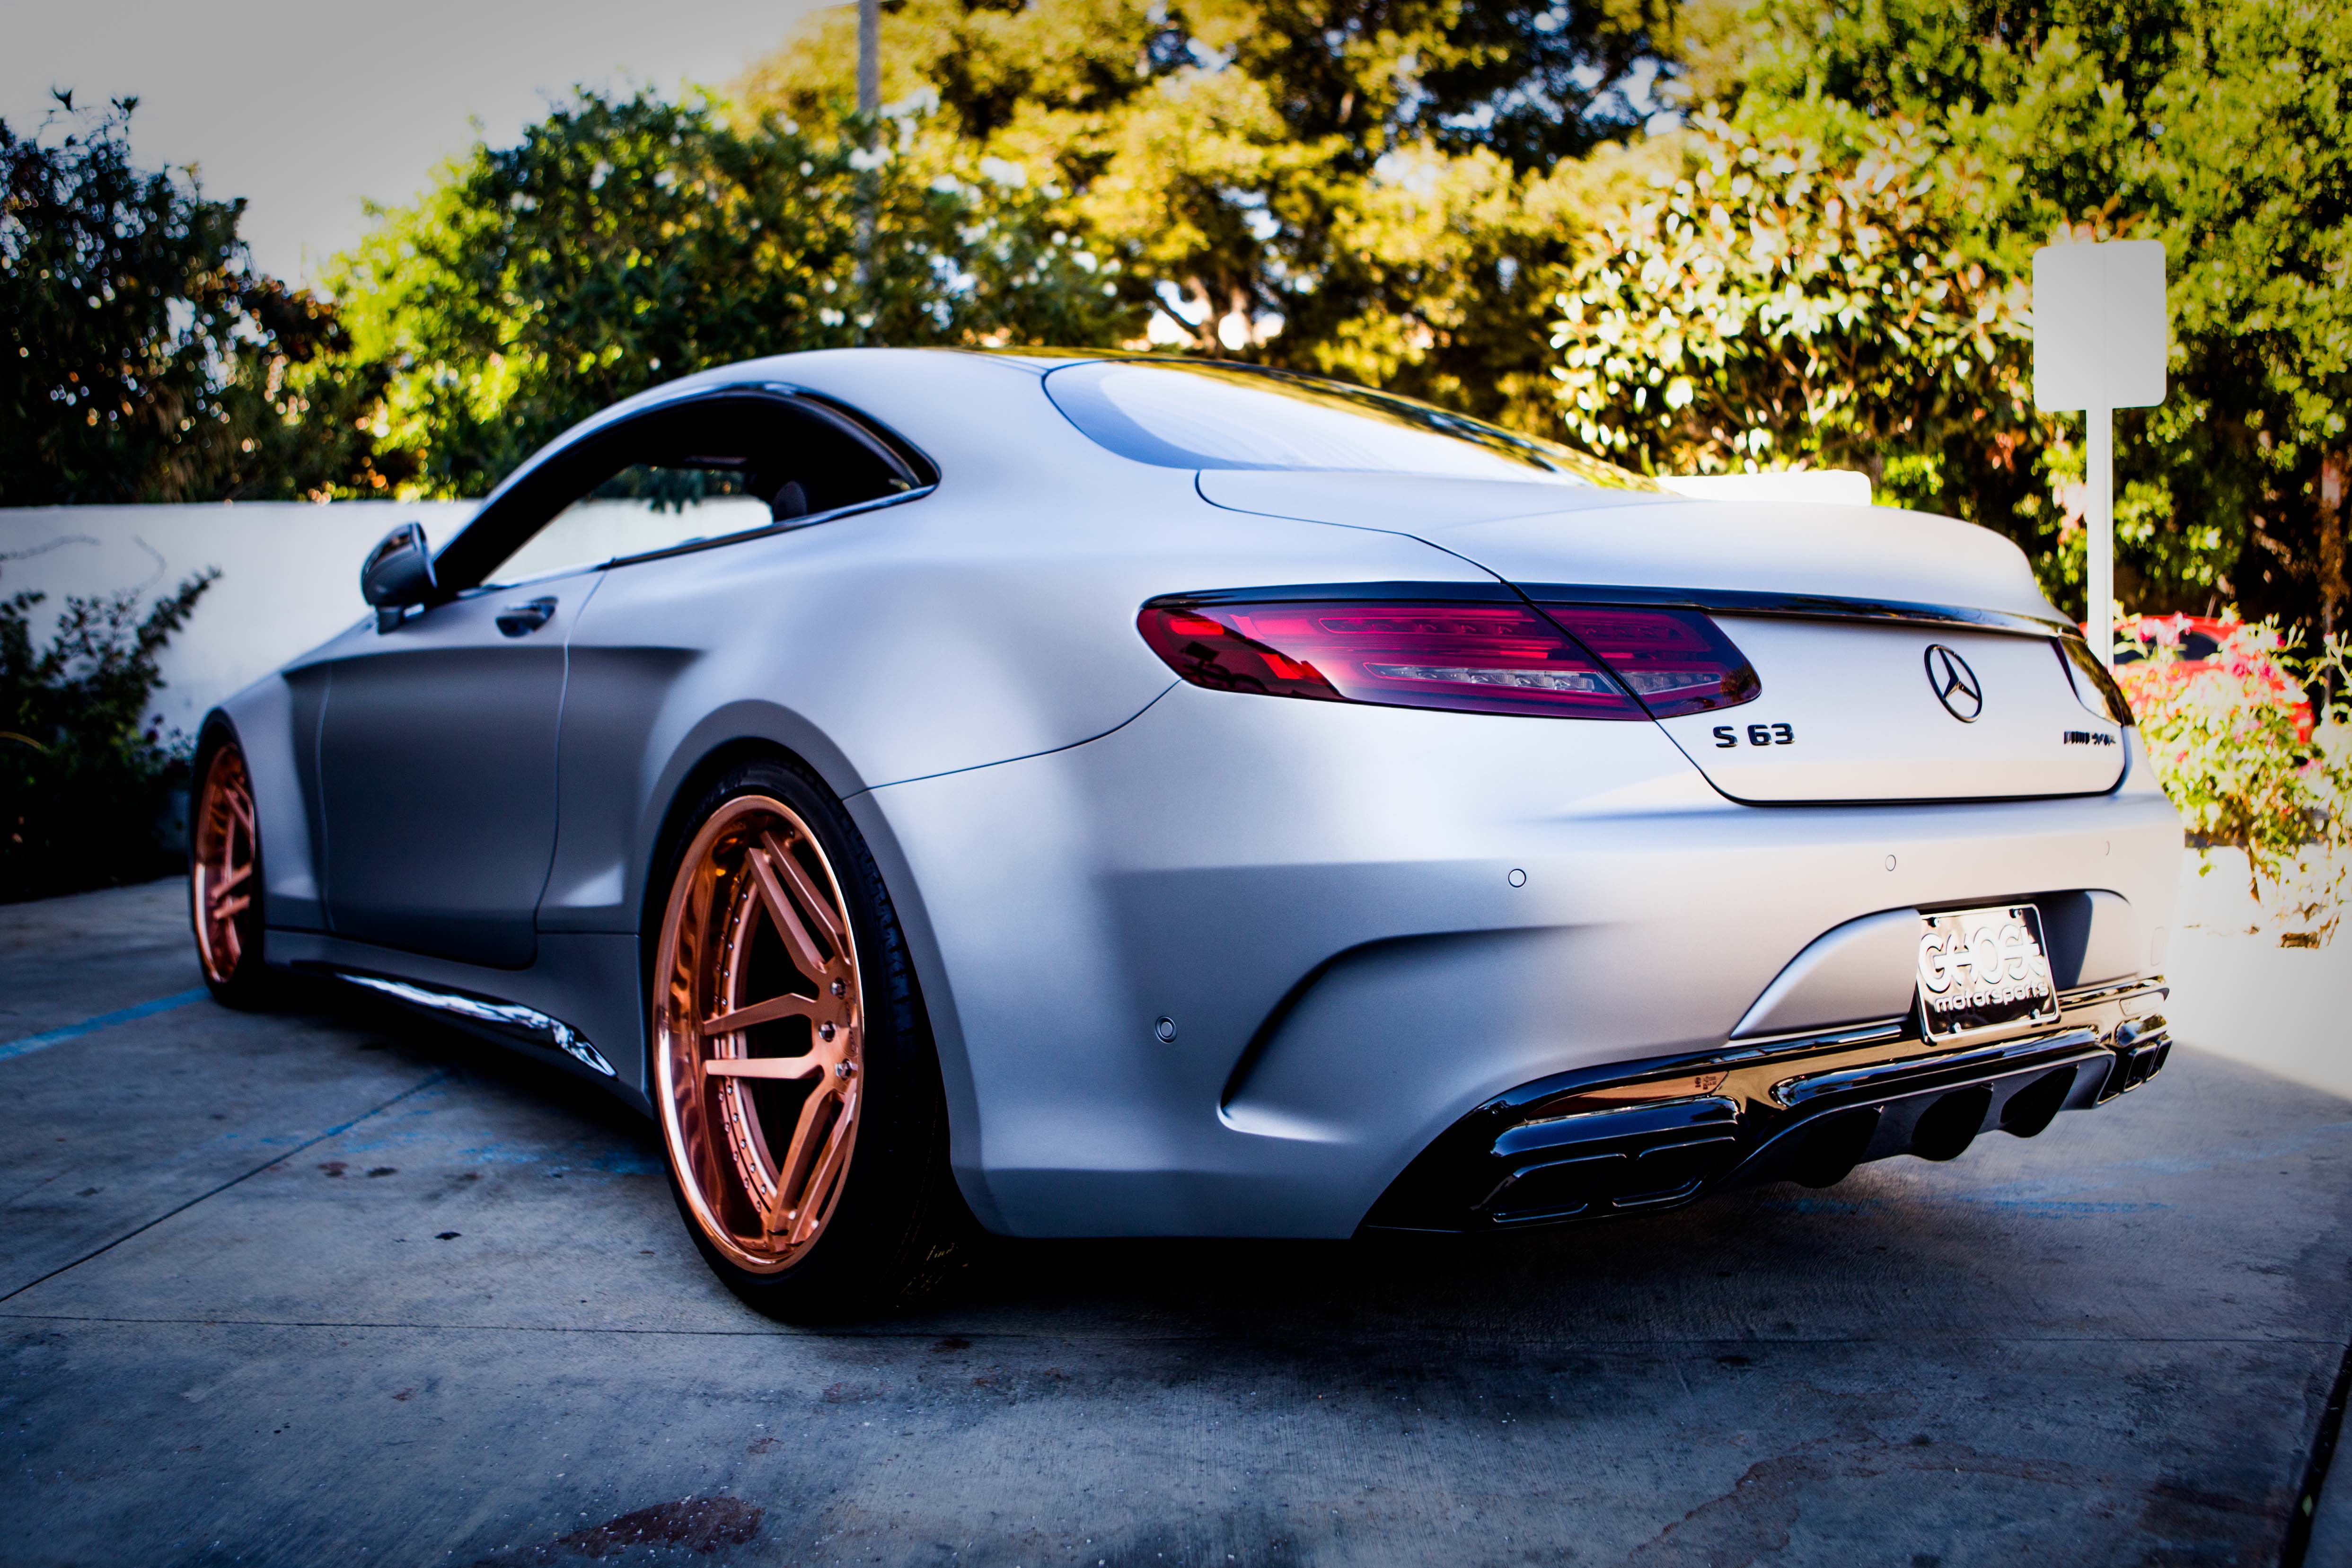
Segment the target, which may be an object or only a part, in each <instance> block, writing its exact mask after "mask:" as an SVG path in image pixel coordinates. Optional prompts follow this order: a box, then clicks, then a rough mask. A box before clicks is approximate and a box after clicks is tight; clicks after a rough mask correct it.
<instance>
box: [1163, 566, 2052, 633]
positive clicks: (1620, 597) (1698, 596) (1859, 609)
mask: <svg viewBox="0 0 2352 1568" xmlns="http://www.w3.org/2000/svg"><path fill="white" fill-rule="evenodd" d="M1317 599H1339V600H1353V601H1358V602H1361V601H1364V600H1380V599H1396V600H1419V601H1422V602H1424V603H1428V604H1441V605H1442V604H1446V603H1456V604H1486V603H1496V602H1500V603H1509V602H1510V601H1512V600H1515V599H1524V600H1526V601H1528V603H1530V604H1536V605H1643V606H1646V607H1655V608H1659V609H1674V610H1699V611H1703V612H1706V613H1709V614H1715V615H1726V616H1786V617H1789V618H1791V619H1798V620H1809V621H1862V622H1875V623H1879V624H1884V625H1891V626H1950V627H1955V628H1958V629H1960V630H1964V631H1979V632H1997V633H2001V634H2004V635H2007V636H2011V637H2059V638H2068V637H2071V638H2073V639H2074V641H2077V642H2080V641H2081V640H2082V638H2083V633H2082V630H2081V628H2079V627H2077V626H2074V625H2073V624H2072V623H2071V622H2068V621H2064V620H2061V619H2059V618H2058V617H2056V616H2035V615H2025V614H2021V613H2020V612H2018V611H2015V610H1979V609H1973V608H1970V607H1969V606H1966V605H1932V604H1924V603H1917V602H1914V601H1909V600H1903V599H1864V598H1854V597H1849V596H1846V595H1837V594H1788V593H1776V592H1759V591H1757V590H1754V589H1748V588H1654V587H1635V586H1632V585H1629V584H1604V583H1517V584H1511V583H1504V582H1499V581H1498V582H1487V583H1479V582H1453V583H1444V582H1439V583H1393V582H1392V583H1284V584H1267V585H1265V586H1263V587H1250V588H1212V589H1196V590H1193V591H1192V592H1189V593H1176V594H1158V595H1153V596H1152V597H1151V598H1150V599H1149V600H1148V601H1146V604H1147V605H1176V604H1180V603H1181V604H1195V605H1245V604H1252V603H1258V604H1263V603H1266V602H1268V601H1283V602H1290V603H1297V602H1299V601H1312V600H1317Z"/></svg>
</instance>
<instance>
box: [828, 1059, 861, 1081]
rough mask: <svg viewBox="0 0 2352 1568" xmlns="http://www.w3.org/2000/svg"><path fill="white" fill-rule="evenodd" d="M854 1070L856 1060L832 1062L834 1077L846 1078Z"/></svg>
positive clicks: (855, 1068)
mask: <svg viewBox="0 0 2352 1568" xmlns="http://www.w3.org/2000/svg"><path fill="white" fill-rule="evenodd" d="M856 1070H857V1064H856V1062H835V1063H834V1064H833V1076H834V1077H835V1078H847V1077H849V1076H850V1075H851V1074H852V1073H854V1072H856Z"/></svg>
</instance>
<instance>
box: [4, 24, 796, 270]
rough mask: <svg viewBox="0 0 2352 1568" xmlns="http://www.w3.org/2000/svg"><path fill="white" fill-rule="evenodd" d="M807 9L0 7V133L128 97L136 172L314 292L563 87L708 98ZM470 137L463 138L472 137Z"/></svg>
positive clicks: (262, 262) (265, 264)
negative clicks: (227, 224)
mask: <svg viewBox="0 0 2352 1568" xmlns="http://www.w3.org/2000/svg"><path fill="white" fill-rule="evenodd" d="M816 8H817V5H816V0H658V3H656V4H647V3H646V0H393V3H390V4H386V3H384V0H373V3H372V4H368V5H352V4H349V3H348V0H176V3H174V4H164V3H161V0H65V3H59V0H38V3H36V0H0V39H5V41H6V42H5V47H0V120H5V121H7V122H8V124H9V127H10V128H11V129H12V130H17V131H29V130H30V129H32V128H33V127H34V126H37V125H38V124H39V123H40V121H41V119H42V117H43V115H44V113H45V112H46V111H47V109H48V108H49V107H50V102H51V100H50V99H49V89H50V88H51V87H53V86H54V87H62V88H70V89H72V90H73V93H74V101H75V102H76V103H77V104H103V103H104V102H105V100H108V99H110V98H119V97H122V96H125V95H136V96H137V98H138V100H139V108H138V111H137V113H136V114H134V115H133V116H132V119H131V147H132V152H133V153H134V155H135V156H136V157H137V159H138V161H139V163H141V164H142V166H146V167H154V166H157V165H162V164H173V165H178V164H184V163H194V164H195V165H196V166H197V173H198V174H199V176H200V177H201V179H202V180H203V182H204V188H205V194H206V195H210V196H216V197H228V196H240V195H241V196H244V197H246V198H247V203H248V205H247V209H246V219H245V225H244V230H243V232H244V234H245V237H246V238H247V241H248V242H249V243H250V244H251V246H252V247H253V256H254V261H255V263H256V264H257V266H259V267H260V268H262V269H263V270H264V271H267V272H270V273H274V274H276V275H277V276H278V277H282V278H286V279H291V280H293V281H296V282H309V281H312V280H314V279H316V277H317V275H318V273H319V271H320V268H322V267H323V266H324V264H325V263H326V262H327V261H328V259H329V258H331V257H332V256H334V254H335V253H336V252H337V251H340V250H343V249H346V248H348V247H350V246H351V245H352V244H353V243H354V242H355V241H356V240H357V239H358V238H359V237H360V236H361V234H362V232H364V230H365V228H366V226H367V220H366V216H365V214H364V213H363V211H362V205H361V204H362V201H364V200H367V199H371V198H372V199H373V200H376V201H379V202H383V203H387V204H397V203H401V202H404V201H406V200H407V199H408V198H409V197H411V196H413V195H415V194H416V193H417V192H418V191H419V190H421V189H422V188H423V187H424V186H425V183H426V181H427V180H428V179H429V178H430V176H431V174H432V171H433V168H434V166H435V165H436V163H440V161H441V160H442V159H444V158H446V157H448V156H450V155H452V154H453V153H462V152H463V151H465V150H466V149H467V147H469V146H470V145H472V143H473V142H474V139H475V138H476V137H477V136H478V135H481V136H487V137H488V139H489V140H490V141H491V142H493V143H497V142H510V141H512V140H513V139H514V138H515V136H516V135H517V134H518V133H519V132H520V131H521V129H522V127H523V126H524V125H525V124H527V123H529V122H530V121H532V120H535V119H538V118H539V117H540V116H541V115H542V114H544V113H545V112H546V106H547V104H548V101H549V100H550V99H551V97H553V96H555V95H558V94H561V93H562V92H564V91H565V90H567V89H569V88H571V87H572V85H573V84H574V83H587V84H589V85H592V86H614V87H622V86H626V85H628V84H630V83H632V82H642V83H644V84H646V85H647V86H650V87H653V88H656V89H659V90H661V91H663V92H665V93H670V94H675V93H676V92H677V91H678V90H679V89H680V88H681V87H683V86H685V85H687V84H688V83H701V84H707V85H710V86H714V87H716V86H723V85H724V84H725V83H727V82H728V81H730V79H733V78H734V77H735V75H736V74H737V73H738V72H739V71H740V70H741V69H742V68H743V67H744V66H745V65H747V64H749V63H750V62H751V60H752V59H754V58H757V57H758V56H760V55H761V54H764V53H766V52H767V51H768V50H770V49H772V48H773V47H775V46H776V45H777V44H778V43H780V42H782V39H783V38H784V37H785V35H786V34H788V33H789V32H790V31H791V30H792V28H793V24H794V23H795V22H796V21H797V20H798V19H799V18H800V17H802V16H805V15H806V14H807V13H808V12H810V11H811V10H814V9H816ZM477 120H478V121H479V122H480V123H479V126H478V127H477V126H476V125H475V124H474V123H472V121H477Z"/></svg>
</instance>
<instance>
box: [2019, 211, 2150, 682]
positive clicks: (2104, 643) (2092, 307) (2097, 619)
mask: <svg viewBox="0 0 2352 1568" xmlns="http://www.w3.org/2000/svg"><path fill="white" fill-rule="evenodd" d="M2166 341H2167V332H2166V317H2165V310H2164V247H2163V246H2162V245H2160V244H2158V242H2157V241H2155V240H2152V239H2120V240H2110V241H2108V242H2106V243H2105V244H2098V245H2092V244H2082V245H2051V246H2044V247H2042V249H2040V250H2037V251H2035V252H2034V253H2033V402H2034V405H2035V406H2036V407H2038V408H2040V409H2041V410H2042V412H2044V413H2046V414H2055V413H2071V412H2073V411H2074V410H2075V409H2078V408H2079V409H2081V410H2082V411H2083V416H2084V435H2085V436H2086V437H2088V440H2087V441H2086V442H2085V447H2086V451H2085V453H2084V457H2085V458H2086V459H2087V464H2086V472H2085V473H2084V476H2083V477H2084V491H2085V492H2086V493H2085V495H2084V508H2083V510H2084V518H2083V524H2084V528H2086V529H2087V530H2088V531H2089V534H2090V537H2089V539H2088V541H2087V548H2086V549H2085V551H2084V577H2085V578H2086V579H2087V581H2086V582H2085V584H2084V587H2085V588H2086V589H2087V591H2088V597H2089V600H2090V604H2089V605H2088V610H2089V614H2088V615H2087V616H2084V619H2085V620H2086V621H2088V622H2089V624H2090V632H2089V637H2090V640H2091V647H2092V650H2093V651H2094V652H2095V653H2096V654H2097V655H2098V656H2099V661H2100V662H2101V663H2102V664H2106V665H2110V666H2112V665H2113V664H2114V663H2115V659H2116V475H2115V440H2116V432H2115V411H2116V409H2118V408H2153V407H2154V406H2156V405H2158V404H2159V403H2162V402H2163V401H2164V392H2165V384H2164V355H2165V347H2166Z"/></svg>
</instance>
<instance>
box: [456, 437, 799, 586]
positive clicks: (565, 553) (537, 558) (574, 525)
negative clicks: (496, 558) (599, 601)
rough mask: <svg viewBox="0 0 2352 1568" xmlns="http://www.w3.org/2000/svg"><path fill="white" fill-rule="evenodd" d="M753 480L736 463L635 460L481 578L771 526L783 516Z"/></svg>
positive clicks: (516, 576) (500, 579) (512, 577)
mask: <svg viewBox="0 0 2352 1568" xmlns="http://www.w3.org/2000/svg"><path fill="white" fill-rule="evenodd" d="M756 485H757V480H756V479H755V478H754V477H753V476H752V475H751V472H749V471H748V470H747V469H746V468H744V467H743V466H741V465H740V463H736V462H730V463H727V464H726V465H725V466H718V465H717V464H714V465H713V466H711V467H707V468H705V467H688V466H684V465H679V464H668V463H631V464H629V465H628V466H627V467H625V468H622V469H621V470H620V472H618V473H616V474H614V475H612V476H611V477H610V478H608V479H604V481H603V482H601V483H599V484H597V485H596V486H595V487H594V488H593V489H590V490H589V491H588V493H587V494H585V495H583V496H582V497H581V498H580V499H579V500H575V501H573V502H572V504H571V505H570V506H567V507H565V508H564V509H563V510H562V511H559V512H557V513H556V514H555V516H554V517H552V518H551V519H550V520H549V521H547V523H546V524H545V526H543V527H541V529H540V531H538V532H536V533H534V534H532V535H531V536H530V538H529V539H526V540H524V541H523V542H522V544H521V546H520V548H518V549H517V550H516V551H515V552H514V553H513V554H511V555H509V556H508V557H507V558H506V559H505V560H504V561H501V562H500V563H498V564H497V565H496V566H493V567H491V568H490V570H489V573H488V575H487V576H486V577H485V578H484V581H486V582H491V583H518V582H520V581H522V580H523V579H524V578H526V577H543V576H545V575H547V574H549V573H551V572H562V571H565V570H570V569H576V568H579V567H583V566H595V565H601V564H602V563H604V562H607V561H617V560H621V559H623V558H625V557H627V556H631V555H648V554H652V553H654V552H657V551H663V550H674V549H676V548H677V546H679V545H681V544H692V543H695V542H698V541H701V540H706V539H724V538H726V537H727V536H728V535H730V534H736V533H748V532H750V531H752V530H755V529H763V528H766V527H768V526H769V525H770V524H771V523H772V522H774V521H778V520H777V518H776V515H775V507H774V504H773V501H772V499H771V498H769V497H762V496H761V495H758V494H756V493H754V489H755V486H756ZM801 510H803V511H806V510H807V504H806V501H805V500H803V502H802V505H801Z"/></svg>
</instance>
